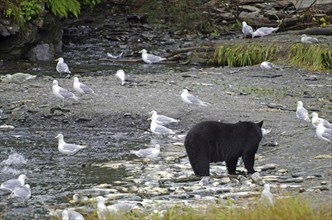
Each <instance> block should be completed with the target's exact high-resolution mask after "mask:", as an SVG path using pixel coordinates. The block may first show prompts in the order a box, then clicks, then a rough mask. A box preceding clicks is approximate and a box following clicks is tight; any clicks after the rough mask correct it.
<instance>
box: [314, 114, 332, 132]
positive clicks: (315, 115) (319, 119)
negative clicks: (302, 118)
mask: <svg viewBox="0 0 332 220" xmlns="http://www.w3.org/2000/svg"><path fill="white" fill-rule="evenodd" d="M321 120H323V121H324V125H325V126H326V127H329V126H332V125H331V123H330V122H328V121H327V120H325V119H323V118H319V117H318V113H317V112H313V113H311V123H312V125H313V126H314V127H315V128H316V127H317V125H318V123H319V121H321Z"/></svg>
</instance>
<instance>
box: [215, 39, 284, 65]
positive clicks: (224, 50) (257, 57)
mask: <svg viewBox="0 0 332 220" xmlns="http://www.w3.org/2000/svg"><path fill="white" fill-rule="evenodd" d="M278 50H279V49H278V47H277V46H276V45H274V44H270V45H269V46H265V45H261V44H257V43H252V44H248V43H246V44H238V45H230V46H227V47H226V46H223V45H222V46H219V47H218V48H217V49H216V50H215V52H214V56H213V59H212V63H217V64H218V65H222V66H229V67H238V66H252V65H256V64H259V63H261V62H263V61H266V60H272V59H273V58H274V55H275V54H276V53H277V51H278Z"/></svg>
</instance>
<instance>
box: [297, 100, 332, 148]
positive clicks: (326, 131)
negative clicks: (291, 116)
mask: <svg viewBox="0 0 332 220" xmlns="http://www.w3.org/2000/svg"><path fill="white" fill-rule="evenodd" d="M310 116H311V120H310V117H309V112H308V110H307V109H305V108H304V107H303V102H302V101H298V102H297V108H296V117H297V118H299V119H301V120H304V121H307V122H311V124H312V126H313V127H315V128H316V135H317V137H318V138H319V139H321V140H324V141H327V142H331V141H332V124H331V123H330V122H328V121H327V120H326V119H323V118H319V117H318V113H317V112H313V113H311V115H310Z"/></svg>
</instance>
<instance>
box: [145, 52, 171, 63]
mask: <svg viewBox="0 0 332 220" xmlns="http://www.w3.org/2000/svg"><path fill="white" fill-rule="evenodd" d="M139 53H142V60H143V61H144V62H145V63H148V64H151V63H158V62H160V61H162V60H166V58H162V57H159V56H156V55H153V54H148V53H147V51H146V50H145V49H143V50H141V51H140V52H139Z"/></svg>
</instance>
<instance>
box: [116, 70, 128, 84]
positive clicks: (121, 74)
mask: <svg viewBox="0 0 332 220" xmlns="http://www.w3.org/2000/svg"><path fill="white" fill-rule="evenodd" d="M115 76H116V77H118V78H119V79H120V80H121V85H122V86H123V85H124V84H125V81H126V74H125V72H124V71H123V70H122V69H120V70H118V71H116V74H115Z"/></svg>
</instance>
